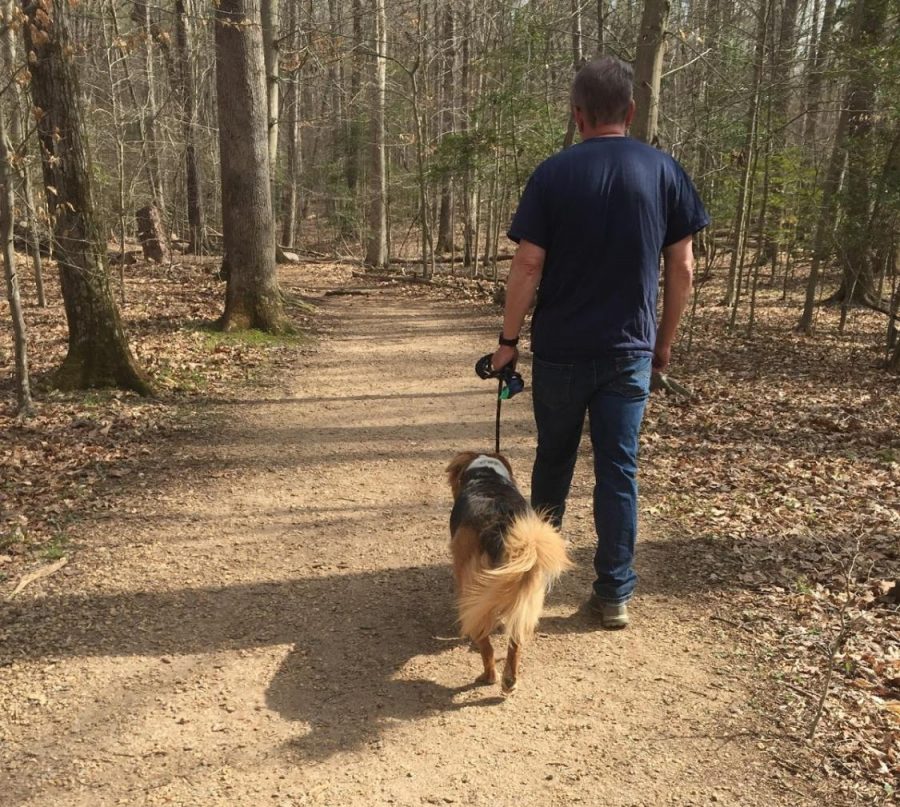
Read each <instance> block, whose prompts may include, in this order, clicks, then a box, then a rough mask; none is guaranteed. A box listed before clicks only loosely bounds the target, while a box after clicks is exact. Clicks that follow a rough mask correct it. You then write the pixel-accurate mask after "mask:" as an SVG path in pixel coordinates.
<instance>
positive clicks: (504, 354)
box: [491, 345, 519, 370]
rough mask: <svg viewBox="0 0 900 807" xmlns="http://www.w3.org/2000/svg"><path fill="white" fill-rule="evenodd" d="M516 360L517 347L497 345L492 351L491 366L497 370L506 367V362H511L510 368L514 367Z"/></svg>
mask: <svg viewBox="0 0 900 807" xmlns="http://www.w3.org/2000/svg"><path fill="white" fill-rule="evenodd" d="M518 360H519V350H518V348H514V347H509V346H508V345H500V347H498V348H497V349H496V350H495V351H494V355H493V356H492V357H491V368H492V369H494V370H499V369H501V368H502V367H506V365H507V364H510V363H512V368H513V369H515V367H516V362H517V361H518Z"/></svg>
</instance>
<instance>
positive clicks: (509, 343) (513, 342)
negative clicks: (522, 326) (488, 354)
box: [500, 331, 519, 347]
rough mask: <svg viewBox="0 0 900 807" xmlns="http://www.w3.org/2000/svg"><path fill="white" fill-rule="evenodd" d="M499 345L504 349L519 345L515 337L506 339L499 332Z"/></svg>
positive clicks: (517, 338)
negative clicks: (504, 347)
mask: <svg viewBox="0 0 900 807" xmlns="http://www.w3.org/2000/svg"><path fill="white" fill-rule="evenodd" d="M500 344H501V345H504V346H506V347H515V346H516V345H518V344H519V337H518V336H515V337H513V338H512V339H507V338H506V337H505V336H503V331H500Z"/></svg>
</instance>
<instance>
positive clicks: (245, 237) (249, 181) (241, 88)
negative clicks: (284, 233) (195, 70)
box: [215, 0, 285, 333]
mask: <svg viewBox="0 0 900 807" xmlns="http://www.w3.org/2000/svg"><path fill="white" fill-rule="evenodd" d="M215 40H216V98H217V101H218V107H219V159H220V163H221V175H222V234H223V236H224V242H225V259H226V261H227V264H228V273H227V274H228V286H227V289H226V292H225V312H224V313H223V315H222V319H221V320H220V325H221V327H222V329H223V330H226V331H230V330H244V329H247V328H258V329H259V330H263V331H269V332H275V333H277V332H280V331H282V330H284V327H285V324H284V317H283V312H282V305H281V295H280V293H279V290H278V280H277V276H276V268H275V222H274V220H273V216H272V200H271V185H270V183H269V148H268V142H267V134H268V132H267V127H266V121H267V117H266V111H267V97H266V74H265V60H264V57H263V41H262V32H261V29H260V6H259V0H220V2H219V4H218V6H217V7H216V15H215Z"/></svg>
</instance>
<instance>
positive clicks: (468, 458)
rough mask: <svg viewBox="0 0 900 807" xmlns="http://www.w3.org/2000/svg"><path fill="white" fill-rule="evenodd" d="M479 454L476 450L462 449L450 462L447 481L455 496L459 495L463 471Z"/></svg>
mask: <svg viewBox="0 0 900 807" xmlns="http://www.w3.org/2000/svg"><path fill="white" fill-rule="evenodd" d="M477 457H478V455H477V454H476V453H475V452H474V451H462V452H460V453H459V454H457V455H456V456H455V457H454V458H453V459H452V460H450V464H449V465H448V466H447V481H448V482H449V483H450V488H451V489H452V490H453V498H454V499H455V498H456V497H457V496H459V488H460V485H459V479H460V477H461V476H462V475H463V471H465V470H466V468H468V467H469V465H471V464H472V462H473V461H474V460H475V459H477Z"/></svg>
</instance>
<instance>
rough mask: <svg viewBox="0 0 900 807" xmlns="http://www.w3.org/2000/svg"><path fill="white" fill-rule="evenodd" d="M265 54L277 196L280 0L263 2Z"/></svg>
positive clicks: (272, 171)
mask: <svg viewBox="0 0 900 807" xmlns="http://www.w3.org/2000/svg"><path fill="white" fill-rule="evenodd" d="M261 13H262V38H263V54H264V56H265V65H266V126H267V131H268V135H269V137H268V143H269V179H270V182H271V183H272V198H273V199H274V198H275V196H274V194H275V170H276V166H277V165H278V112H279V95H280V92H279V89H280V85H279V83H278V80H279V76H278V71H279V64H278V54H279V48H280V44H279V38H278V28H279V21H278V0H261Z"/></svg>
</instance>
